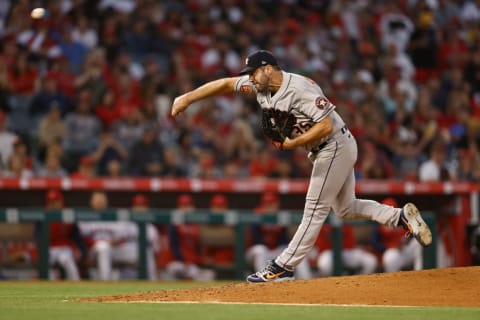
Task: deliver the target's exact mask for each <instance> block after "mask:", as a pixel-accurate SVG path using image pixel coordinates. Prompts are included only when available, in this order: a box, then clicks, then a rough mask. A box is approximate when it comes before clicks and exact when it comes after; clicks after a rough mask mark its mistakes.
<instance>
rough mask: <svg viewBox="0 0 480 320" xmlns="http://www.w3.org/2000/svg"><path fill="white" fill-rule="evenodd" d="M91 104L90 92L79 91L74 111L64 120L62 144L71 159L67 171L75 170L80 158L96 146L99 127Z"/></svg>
mask: <svg viewBox="0 0 480 320" xmlns="http://www.w3.org/2000/svg"><path fill="white" fill-rule="evenodd" d="M91 103H92V100H91V93H90V91H88V90H82V91H80V92H79V94H78V97H77V106H76V108H75V111H74V112H72V113H70V114H68V115H67V116H66V118H65V126H66V128H67V133H66V135H65V139H64V140H63V144H64V148H65V152H66V153H67V154H68V156H69V157H70V159H71V164H70V166H69V167H67V169H68V170H69V171H73V170H74V169H75V168H76V166H77V163H78V159H79V158H80V157H81V156H83V155H86V154H88V153H90V152H93V151H94V150H95V148H96V147H97V146H98V140H99V136H100V131H101V125H100V121H98V118H96V117H95V116H94V115H92V113H91V112H90V107H91Z"/></svg>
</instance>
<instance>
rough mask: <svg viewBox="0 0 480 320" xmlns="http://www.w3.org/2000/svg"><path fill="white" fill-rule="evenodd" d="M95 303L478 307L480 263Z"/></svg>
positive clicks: (153, 294)
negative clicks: (478, 264)
mask: <svg viewBox="0 0 480 320" xmlns="http://www.w3.org/2000/svg"><path fill="white" fill-rule="evenodd" d="M82 301H95V302H152V303H155V302H236V303H281V304H333V305H388V306H463V307H480V267H459V268H447V269H433V270H422V271H404V272H397V273H388V274H385V273H384V274H373V275H367V276H346V277H331V278H320V279H312V280H297V281H288V282H281V283H266V284H248V283H236V284H230V285H223V286H213V287H212V286H210V287H202V288H194V289H181V290H164V291H148V292H139V293H132V294H125V295H116V296H108V297H96V298H87V299H82Z"/></svg>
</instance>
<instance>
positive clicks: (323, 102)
mask: <svg viewBox="0 0 480 320" xmlns="http://www.w3.org/2000/svg"><path fill="white" fill-rule="evenodd" d="M315 105H316V106H317V108H319V109H320V110H325V109H327V108H328V107H329V106H330V105H331V103H330V101H328V100H327V98H325V97H318V98H317V99H315Z"/></svg>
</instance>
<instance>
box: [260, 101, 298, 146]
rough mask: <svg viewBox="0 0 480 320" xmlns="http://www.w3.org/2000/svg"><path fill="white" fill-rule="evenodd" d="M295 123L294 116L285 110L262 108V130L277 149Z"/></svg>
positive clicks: (289, 133) (288, 135)
mask: <svg viewBox="0 0 480 320" xmlns="http://www.w3.org/2000/svg"><path fill="white" fill-rule="evenodd" d="M296 123H297V121H296V119H295V116H293V115H292V114H291V113H289V112H286V111H280V110H276V109H273V108H272V109H262V131H263V134H264V135H265V136H266V137H267V138H269V139H271V140H272V142H273V144H274V145H275V146H277V147H279V149H282V148H281V146H282V144H283V141H285V138H287V137H288V138H290V135H291V133H292V130H293V126H294V125H295V124H296Z"/></svg>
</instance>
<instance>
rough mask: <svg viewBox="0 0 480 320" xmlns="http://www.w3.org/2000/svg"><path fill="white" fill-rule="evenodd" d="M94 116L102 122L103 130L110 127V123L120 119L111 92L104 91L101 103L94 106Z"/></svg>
mask: <svg viewBox="0 0 480 320" xmlns="http://www.w3.org/2000/svg"><path fill="white" fill-rule="evenodd" d="M94 110H95V114H96V115H97V117H98V118H99V119H100V121H101V122H102V126H103V128H104V129H108V128H110V127H111V125H112V123H114V122H115V121H117V120H118V119H120V116H121V113H120V111H119V110H118V109H117V108H116V107H115V95H114V94H113V90H106V91H105V92H104V93H103V96H102V99H101V102H100V104H99V105H97V106H95V109H94Z"/></svg>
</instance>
